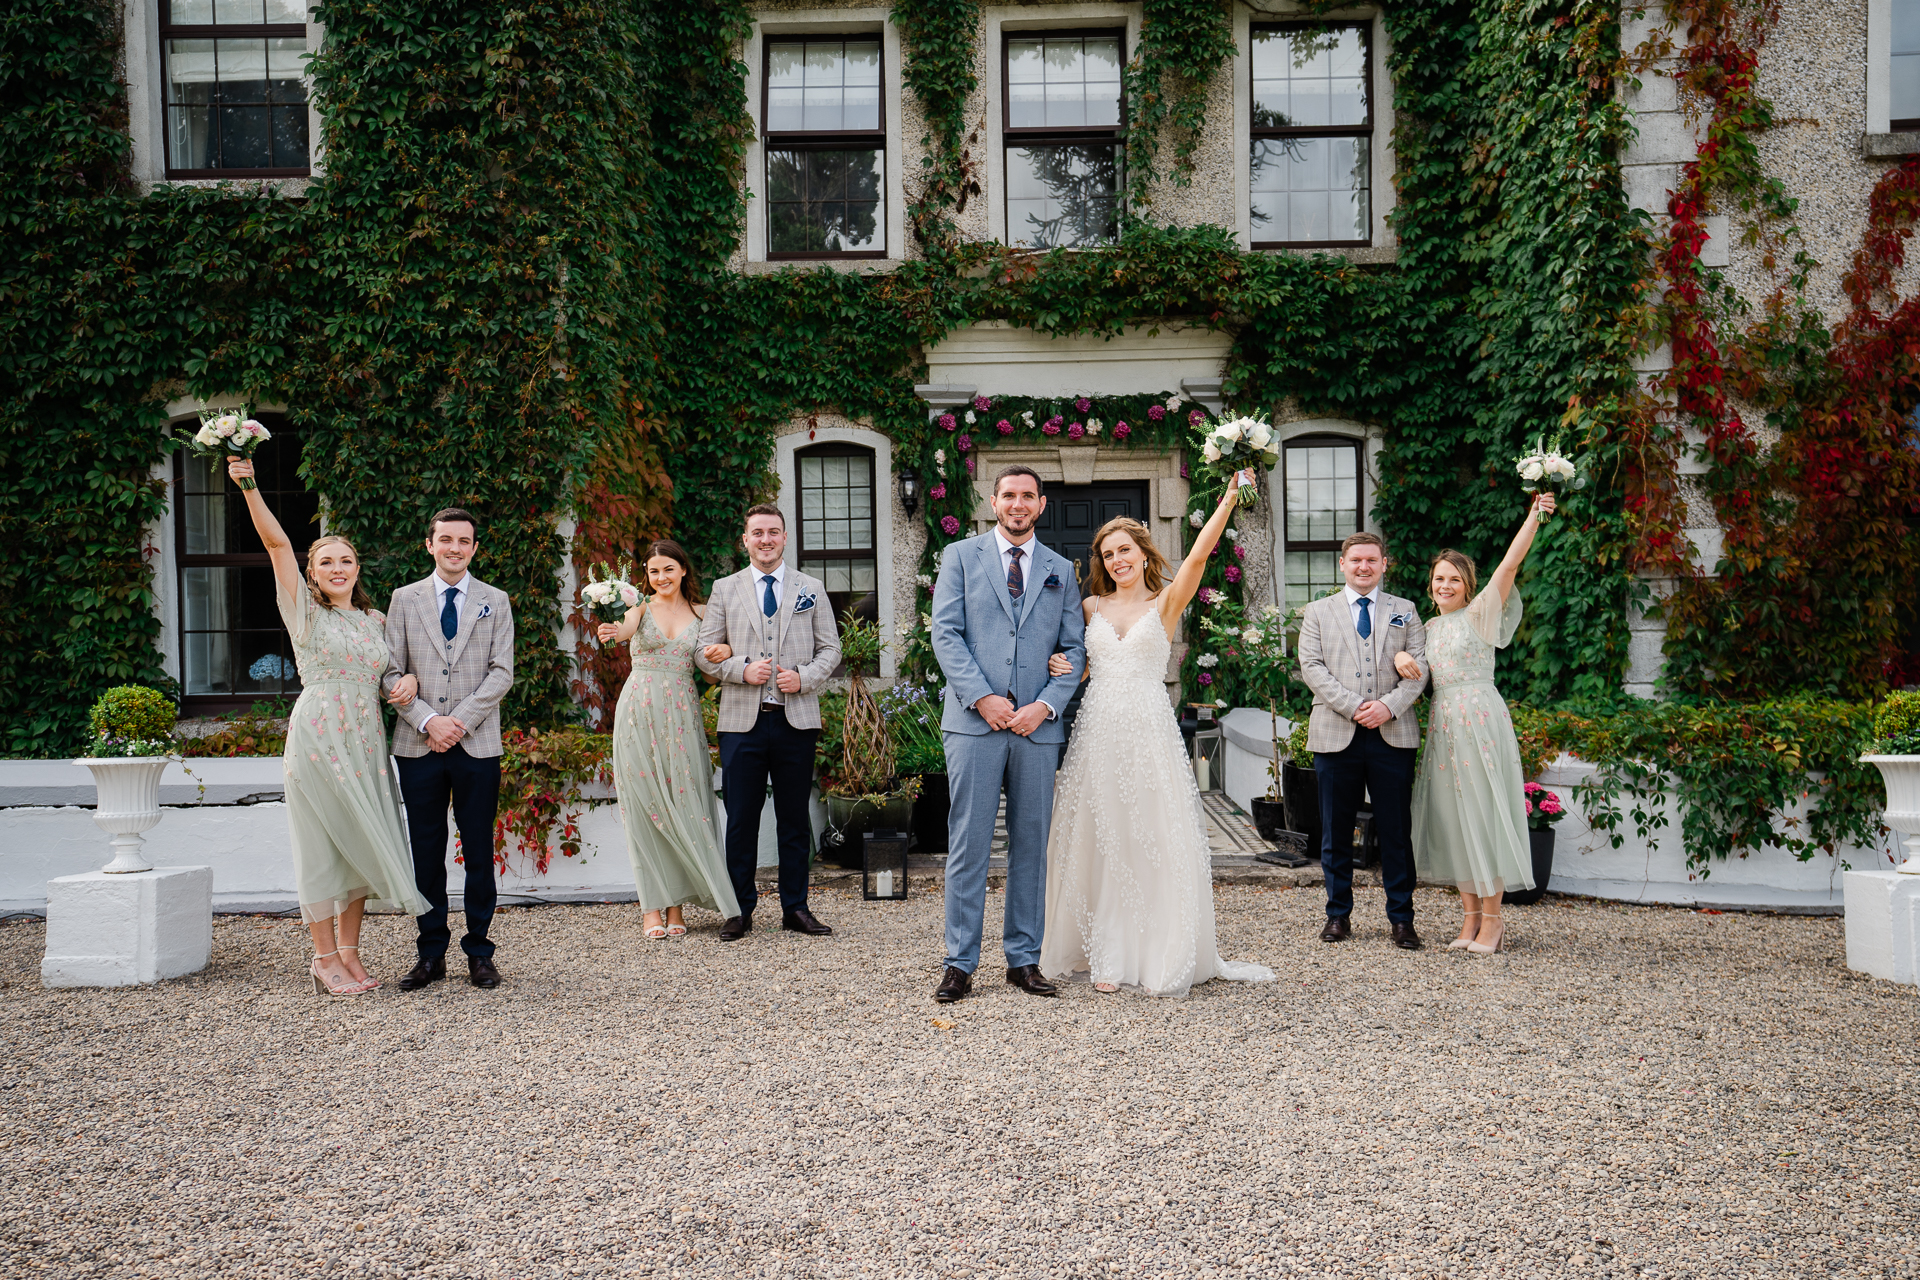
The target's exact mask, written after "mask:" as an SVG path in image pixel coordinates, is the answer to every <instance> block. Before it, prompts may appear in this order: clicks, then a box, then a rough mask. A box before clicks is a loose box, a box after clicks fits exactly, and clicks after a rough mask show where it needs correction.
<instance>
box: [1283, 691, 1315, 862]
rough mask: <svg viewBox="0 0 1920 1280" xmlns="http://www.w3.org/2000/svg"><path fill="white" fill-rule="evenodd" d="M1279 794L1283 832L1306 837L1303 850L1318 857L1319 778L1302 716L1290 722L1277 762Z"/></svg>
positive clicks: (1305, 723)
mask: <svg viewBox="0 0 1920 1280" xmlns="http://www.w3.org/2000/svg"><path fill="white" fill-rule="evenodd" d="M1280 794H1281V797H1282V799H1283V800H1284V802H1285V804H1286V811H1287V830H1289V831H1298V832H1299V833H1300V834H1301V835H1303V836H1305V837H1306V838H1307V850H1308V852H1309V853H1311V854H1312V855H1313V856H1314V857H1318V856H1319V855H1320V775H1319V774H1317V773H1315V772H1314V770H1313V752H1311V751H1309V750H1307V722H1306V719H1305V717H1302V718H1301V719H1298V720H1295V721H1294V722H1293V732H1292V733H1290V734H1288V735H1287V748H1286V751H1285V753H1284V754H1283V755H1282V756H1281V759H1280Z"/></svg>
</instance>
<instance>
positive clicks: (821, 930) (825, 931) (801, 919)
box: [780, 907, 833, 938]
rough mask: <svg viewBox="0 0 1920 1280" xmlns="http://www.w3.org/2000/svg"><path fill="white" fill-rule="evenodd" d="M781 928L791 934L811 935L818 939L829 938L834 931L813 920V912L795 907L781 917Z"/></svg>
mask: <svg viewBox="0 0 1920 1280" xmlns="http://www.w3.org/2000/svg"><path fill="white" fill-rule="evenodd" d="M780 927H781V928H782V929H785V930H786V931H787V932H789V933H805V934H811V935H812V936H813V937H816V938H829V937H832V936H833V930H831V929H829V928H827V926H826V925H823V924H821V923H820V922H819V921H818V920H815V919H814V918H813V912H811V911H809V910H807V909H806V908H805V907H795V908H794V909H793V910H791V911H789V912H787V913H786V914H785V915H783V916H781V917H780Z"/></svg>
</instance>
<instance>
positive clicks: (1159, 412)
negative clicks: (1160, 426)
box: [1147, 404, 1167, 422]
mask: <svg viewBox="0 0 1920 1280" xmlns="http://www.w3.org/2000/svg"><path fill="white" fill-rule="evenodd" d="M1166 416H1167V411H1166V409H1165V408H1163V407H1162V406H1160V405H1157V404H1150V405H1148V406H1147V421H1148V422H1158V421H1160V419H1162V418H1164V417H1166Z"/></svg>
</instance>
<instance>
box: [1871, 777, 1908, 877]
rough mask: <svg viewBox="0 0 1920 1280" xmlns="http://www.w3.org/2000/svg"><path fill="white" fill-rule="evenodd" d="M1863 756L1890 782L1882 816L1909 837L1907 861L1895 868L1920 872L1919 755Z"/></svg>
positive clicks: (1906, 873)
mask: <svg viewBox="0 0 1920 1280" xmlns="http://www.w3.org/2000/svg"><path fill="white" fill-rule="evenodd" d="M1860 759H1861V761H1862V762H1864V763H1866V764H1870V765H1873V766H1874V767H1875V768H1877V769H1879V770H1880V777H1881V779H1882V780H1883V781H1884V782H1885V783H1886V785H1887V807H1886V810H1885V812H1884V813H1882V815H1881V820H1882V821H1884V822H1885V823H1886V824H1887V825H1888V826H1889V827H1891V828H1892V829H1893V830H1895V831H1898V832H1899V833H1900V834H1901V835H1903V836H1905V837H1906V838H1907V839H1906V861H1904V862H1902V863H1901V864H1900V865H1899V866H1898V867H1896V868H1894V869H1895V870H1896V871H1899V872H1901V873H1903V874H1905V875H1910V876H1920V756H1861V757H1860Z"/></svg>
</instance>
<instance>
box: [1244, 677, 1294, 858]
mask: <svg viewBox="0 0 1920 1280" xmlns="http://www.w3.org/2000/svg"><path fill="white" fill-rule="evenodd" d="M1267 714H1268V715H1269V716H1271V717H1272V718H1273V763H1272V764H1270V765H1268V766H1267V777H1268V779H1269V780H1270V785H1269V786H1268V787H1267V794H1265V795H1263V796H1255V797H1254V798H1253V825H1254V827H1255V828H1256V829H1257V830H1258V831H1259V832H1260V835H1261V838H1262V839H1266V840H1278V839H1279V838H1280V834H1279V833H1280V832H1282V831H1286V830H1289V829H1290V828H1289V827H1288V826H1287V803H1286V800H1285V799H1284V798H1283V793H1282V791H1281V786H1282V784H1281V781H1280V772H1281V770H1282V769H1283V768H1285V765H1283V764H1282V763H1281V760H1280V713H1279V712H1278V711H1276V710H1275V709H1274V705H1273V704H1272V703H1271V702H1269V703H1268V704H1267Z"/></svg>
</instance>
